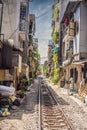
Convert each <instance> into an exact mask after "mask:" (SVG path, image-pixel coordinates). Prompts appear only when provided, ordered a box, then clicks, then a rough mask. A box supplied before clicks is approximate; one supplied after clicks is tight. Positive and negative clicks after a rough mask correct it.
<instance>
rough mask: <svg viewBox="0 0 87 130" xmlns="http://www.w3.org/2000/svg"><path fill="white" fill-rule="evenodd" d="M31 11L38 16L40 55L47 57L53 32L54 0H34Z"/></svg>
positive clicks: (37, 32) (37, 27)
mask: <svg viewBox="0 0 87 130" xmlns="http://www.w3.org/2000/svg"><path fill="white" fill-rule="evenodd" d="M30 13H32V14H35V17H36V37H37V38H38V45H39V52H40V55H41V57H47V50H48V42H49V39H51V32H52V29H51V18H52V0H33V1H32V2H30ZM44 60H46V59H44ZM42 63H43V61H42Z"/></svg>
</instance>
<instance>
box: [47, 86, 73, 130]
mask: <svg viewBox="0 0 87 130" xmlns="http://www.w3.org/2000/svg"><path fill="white" fill-rule="evenodd" d="M47 89H48V91H49V92H50V94H51V96H52V98H53V99H54V100H55V101H56V103H57V105H58V107H59V109H60V110H61V113H62V116H63V117H64V119H65V122H66V123H67V125H68V126H69V128H70V130H73V129H74V128H73V126H72V125H71V123H70V122H69V120H68V119H67V117H66V115H65V114H64V111H63V110H62V108H61V107H60V105H59V103H58V102H57V99H56V97H55V95H54V93H53V91H52V89H51V87H48V86H47Z"/></svg>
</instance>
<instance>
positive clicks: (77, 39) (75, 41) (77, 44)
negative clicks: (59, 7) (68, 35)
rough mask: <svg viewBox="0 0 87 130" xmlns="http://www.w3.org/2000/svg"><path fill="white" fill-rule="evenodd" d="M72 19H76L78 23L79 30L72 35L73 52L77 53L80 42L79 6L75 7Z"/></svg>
mask: <svg viewBox="0 0 87 130" xmlns="http://www.w3.org/2000/svg"><path fill="white" fill-rule="evenodd" d="M74 21H77V22H78V24H79V31H78V33H77V35H76V36H75V37H74V40H73V41H74V42H73V47H74V54H77V53H79V49H80V48H79V44H80V7H78V8H77V10H76V12H75V13H74Z"/></svg>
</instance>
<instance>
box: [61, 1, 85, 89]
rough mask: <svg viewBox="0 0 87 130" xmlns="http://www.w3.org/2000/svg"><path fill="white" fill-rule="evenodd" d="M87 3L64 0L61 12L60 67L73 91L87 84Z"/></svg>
mask: <svg viewBox="0 0 87 130" xmlns="http://www.w3.org/2000/svg"><path fill="white" fill-rule="evenodd" d="M86 12H87V2H86V1H84V0H83V1H78V0H76V1H73V0H62V1H61V12H60V28H61V31H60V52H59V54H60V60H59V62H60V66H61V68H63V71H64V79H65V81H69V80H70V79H71V78H72V80H73V84H72V86H73V89H74V90H77V91H78V90H79V88H80V86H81V82H82V81H84V84H85V85H86V83H87V51H86V50H87V33H86V32H87V27H86V22H87V13H86Z"/></svg>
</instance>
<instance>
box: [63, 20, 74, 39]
mask: <svg viewBox="0 0 87 130" xmlns="http://www.w3.org/2000/svg"><path fill="white" fill-rule="evenodd" d="M74 34H75V26H74V22H69V25H68V26H66V27H65V29H64V30H63V38H64V37H65V36H71V37H74Z"/></svg>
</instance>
